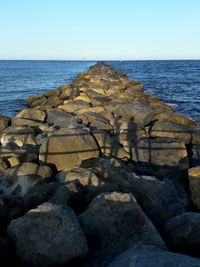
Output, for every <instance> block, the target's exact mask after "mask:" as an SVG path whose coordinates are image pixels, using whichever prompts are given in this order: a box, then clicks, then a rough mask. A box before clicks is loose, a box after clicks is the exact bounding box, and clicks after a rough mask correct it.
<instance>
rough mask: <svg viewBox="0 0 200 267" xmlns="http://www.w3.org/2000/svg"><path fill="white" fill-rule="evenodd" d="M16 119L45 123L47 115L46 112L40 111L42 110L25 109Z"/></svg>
mask: <svg viewBox="0 0 200 267" xmlns="http://www.w3.org/2000/svg"><path fill="white" fill-rule="evenodd" d="M15 118H20V119H27V120H33V121H36V122H44V121H45V118H46V114H45V112H43V111H40V110H35V109H23V110H21V111H20V112H19V113H18V114H17V115H16V116H15Z"/></svg>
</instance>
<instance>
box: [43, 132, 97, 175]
mask: <svg viewBox="0 0 200 267" xmlns="http://www.w3.org/2000/svg"><path fill="white" fill-rule="evenodd" d="M98 155H99V149H98V147H97V145H96V142H95V140H94V139H93V137H92V136H91V135H90V133H89V131H88V129H85V128H83V129H66V128H62V129H60V130H59V131H57V132H55V133H54V134H53V135H52V136H50V137H49V138H48V139H47V140H45V141H44V142H43V143H42V145H41V147H40V155H39V159H40V161H41V163H43V164H47V165H53V166H55V167H56V169H57V170H58V171H61V170H64V169H68V170H70V169H73V168H75V167H79V165H80V164H81V162H82V161H83V160H85V159H89V158H93V157H98Z"/></svg>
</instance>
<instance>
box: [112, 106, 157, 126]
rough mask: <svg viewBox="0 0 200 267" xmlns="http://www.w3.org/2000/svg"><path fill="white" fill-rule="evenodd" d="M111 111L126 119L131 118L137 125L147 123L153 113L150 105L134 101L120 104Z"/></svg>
mask: <svg viewBox="0 0 200 267" xmlns="http://www.w3.org/2000/svg"><path fill="white" fill-rule="evenodd" d="M113 112H114V113H115V114H116V115H117V116H118V117H122V118H124V119H127V120H131V119H132V120H133V121H134V122H136V123H137V124H139V125H148V124H149V123H150V122H151V120H152V118H153V114H154V110H153V108H152V107H151V106H146V105H142V104H134V103H123V104H120V105H119V106H118V107H117V108H116V109H115V110H113Z"/></svg>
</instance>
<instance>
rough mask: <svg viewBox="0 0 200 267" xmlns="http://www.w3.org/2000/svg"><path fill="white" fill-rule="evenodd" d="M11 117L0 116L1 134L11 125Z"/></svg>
mask: <svg viewBox="0 0 200 267" xmlns="http://www.w3.org/2000/svg"><path fill="white" fill-rule="evenodd" d="M10 121H11V119H10V117H7V116H0V134H1V133H2V132H3V130H4V129H6V128H7V127H8V126H9V124H10Z"/></svg>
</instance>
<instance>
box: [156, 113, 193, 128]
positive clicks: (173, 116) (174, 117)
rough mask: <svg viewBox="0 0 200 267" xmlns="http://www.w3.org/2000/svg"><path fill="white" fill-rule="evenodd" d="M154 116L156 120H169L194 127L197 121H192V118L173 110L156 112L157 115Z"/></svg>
mask: <svg viewBox="0 0 200 267" xmlns="http://www.w3.org/2000/svg"><path fill="white" fill-rule="evenodd" d="M153 118H154V120H167V121H171V122H176V123H178V124H182V125H186V126H192V127H194V126H195V125H196V124H195V122H194V121H192V120H191V119H188V118H186V117H184V116H183V115H180V114H178V113H175V112H172V111H171V112H169V111H165V112H155V115H154V117H153Z"/></svg>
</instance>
